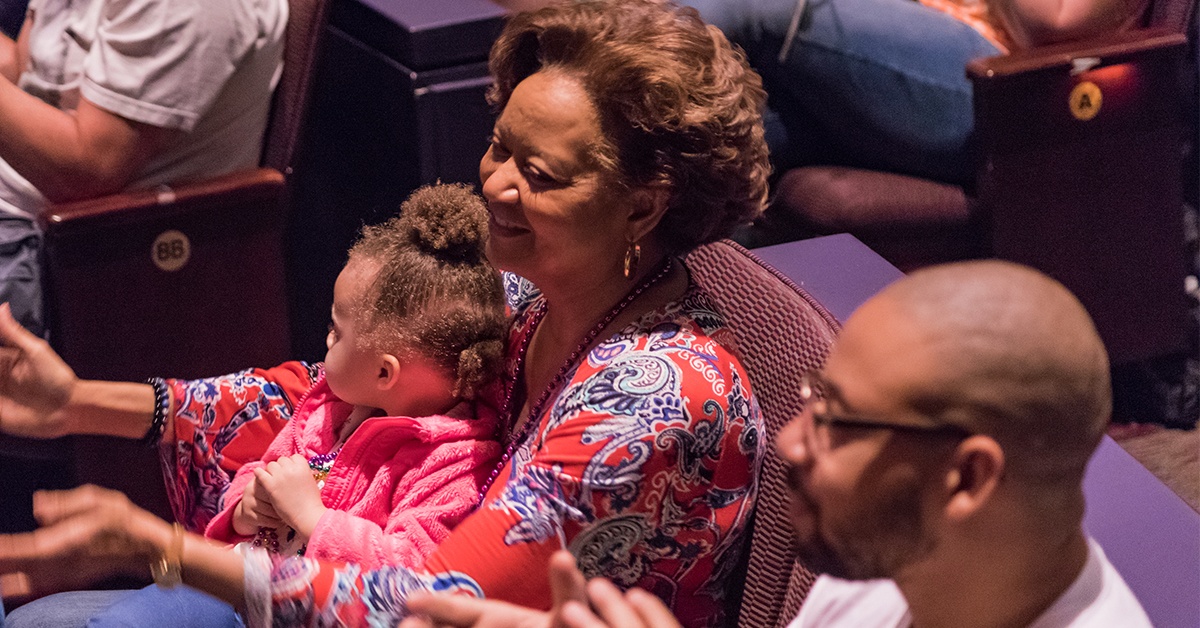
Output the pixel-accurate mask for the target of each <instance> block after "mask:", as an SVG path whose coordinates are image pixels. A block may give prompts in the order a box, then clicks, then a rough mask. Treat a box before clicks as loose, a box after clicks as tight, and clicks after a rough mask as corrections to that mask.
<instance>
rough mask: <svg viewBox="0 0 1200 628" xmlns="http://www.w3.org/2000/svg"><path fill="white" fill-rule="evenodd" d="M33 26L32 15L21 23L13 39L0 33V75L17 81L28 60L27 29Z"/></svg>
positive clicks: (14, 81)
mask: <svg viewBox="0 0 1200 628" xmlns="http://www.w3.org/2000/svg"><path fill="white" fill-rule="evenodd" d="M32 27H33V15H32V14H30V15H29V17H27V18H26V19H25V22H24V23H23V24H21V32H20V33H18V34H17V39H16V41H14V40H13V39H12V38H10V37H9V36H8V35H5V34H3V33H0V76H2V77H4V78H6V79H8V80H9V81H12V82H13V83H16V82H17V78H19V77H20V76H21V72H23V71H24V70H25V64H26V63H28V62H29V29H30V28H32Z"/></svg>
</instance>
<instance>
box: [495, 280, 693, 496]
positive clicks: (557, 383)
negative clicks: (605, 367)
mask: <svg viewBox="0 0 1200 628" xmlns="http://www.w3.org/2000/svg"><path fill="white" fill-rule="evenodd" d="M673 267H674V259H673V258H671V257H668V258H666V259H665V260H664V261H663V262H662V268H661V269H660V270H659V271H658V272H656V273H654V274H653V275H652V276H650V277H649V278H647V279H646V280H645V281H643V282H642V283H640V284H638V286H637V287H635V288H634V289H633V290H630V291H629V292H628V293H627V294H626V295H625V297H624V298H623V299H621V301H620V302H619V303H617V304H616V305H615V306H614V307H613V309H612V310H611V311H609V312H608V314H605V316H604V318H602V319H600V321H599V322H598V323H596V324H595V325H594V326H593V327H592V329H591V330H590V331H589V332H588V333H587V335H586V336H584V337H583V340H582V341H580V343H579V345H578V346H576V347H575V350H574V351H572V352H571V355H569V356H567V360H566V362H564V363H563V365H562V366H561V367H559V369H558V372H557V373H555V375H554V379H552V380H550V384H549V385H548V386H546V388H544V389H543V390H542V394H541V395H539V396H538V399H537V401H536V402H535V403H534V404H533V405H532V406H530V407H529V415H528V417H526V419H525V425H523V426H521V432H520V433H519V434H517V435H515V436H514V437H513V438H511V439H509V441H508V446H507V447H505V448H504V453H503V454H501V456H500V461H499V462H497V463H496V467H495V468H494V469H492V472H491V473H490V474H488V478H487V480H486V481H485V482H484V485H483V488H482V489H480V491H479V502H480V503H483V498H484V497H485V496H486V495H487V492H488V491H489V490H491V488H492V484H494V483H495V482H496V478H498V477H500V472H501V471H502V470H503V469H504V465H506V464H508V461H509V459H511V458H512V455H513V452H515V451H516V450H517V447H519V446H520V445H521V443H523V442H525V439H527V438H529V435H530V434H531V433H532V432H533V429H534V427H535V426H536V425H537V424H538V423H539V422H540V417H541V414H542V410H543V409H544V407H545V405H546V403H547V402H549V401H550V397H551V395H552V394H554V393H556V392H557V391H558V388H559V387H561V386H562V385H563V384H564V383H565V380H566V378H567V373H569V372H571V368H572V367H573V366H575V364H576V363H577V362H579V360H580V359H582V358H583V356H584V355H585V354H586V352H587V350H588V347H590V346H591V344H592V342H594V341H595V340H596V337H597V336H599V335H600V333H601V332H603V331H604V329H605V328H606V327H608V326H609V324H611V323H612V322H613V320H615V319H616V318H617V317H618V316H620V315H621V313H622V312H624V311H625V310H626V309H627V308H628V307H629V305H630V304H631V303H633V301H634V300H635V299H637V298H638V297H639V296H641V295H642V293H644V292H645V291H647V290H649V289H650V288H651V287H653V286H654V285H655V284H657V283H658V282H660V281H662V279H663V278H664V277H666V276H667V274H668V273H670V272H671V269H672V268H673ZM545 316H546V302H545V301H544V300H543V301H542V302H540V303H539V304H538V309H537V310H535V311H534V312H533V313H532V314H531V315H530V320H529V327H530V330H529V333H528V334H526V335H525V338H524V340H523V342H522V343H521V348H520V349H519V350H518V352H517V360H518V361H519V363H520V365H521V366H520V367H519V370H518V375H517V377H516V378H515V379H514V381H513V384H512V386H511V387H510V388H509V389H508V394H507V395H506V396H505V400H504V416H507V417H508V425H509V426H511V427H515V426H516V423H517V419H519V418H520V417H519V414H520V409H519V408H514V407H513V405H514V403H513V400H514V398H515V395H514V391H515V390H516V388H517V384H518V382H519V381H520V380H521V374H522V373H523V372H524V369H525V366H524V365H525V352H526V351H527V350H528V349H529V341H530V340H531V339H532V338H533V332H534V331H535V330H536V329H537V327H538V325H540V324H541V322H542V319H543V318H544V317H545Z"/></svg>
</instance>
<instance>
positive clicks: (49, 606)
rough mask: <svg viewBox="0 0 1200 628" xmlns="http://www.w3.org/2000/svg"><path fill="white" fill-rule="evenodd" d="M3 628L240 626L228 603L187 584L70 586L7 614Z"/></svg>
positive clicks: (207, 627) (241, 627)
mask: <svg viewBox="0 0 1200 628" xmlns="http://www.w3.org/2000/svg"><path fill="white" fill-rule="evenodd" d="M6 626H7V628H84V627H85V626H87V627H89V628H92V627H104V628H114V627H118V626H119V627H122V628H132V627H135V626H140V627H146V628H157V627H159V626H171V627H172V628H210V627H211V628H243V624H242V620H241V618H240V617H239V616H238V614H237V613H236V612H235V611H234V610H233V607H231V606H229V605H228V604H226V603H224V602H222V601H220V600H218V599H216V598H214V597H211V596H208V595H205V594H204V593H201V592H199V591H196V590H195V589H191V588H188V587H175V588H173V589H160V588H158V587H157V586H154V585H151V586H148V587H146V588H144V589H138V590H135V591H70V592H67V593H59V594H56V595H50V596H46V597H44V598H41V599H39V600H35V601H33V602H30V603H29V604H26V605H25V606H22V607H20V608H18V609H17V610H15V611H13V612H12V613H11V614H10V615H9V622H8V623H7V624H6Z"/></svg>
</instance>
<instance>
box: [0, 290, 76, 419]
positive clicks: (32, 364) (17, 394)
mask: <svg viewBox="0 0 1200 628" xmlns="http://www.w3.org/2000/svg"><path fill="white" fill-rule="evenodd" d="M0 343H3V346H0V431H3V432H6V433H8V434H14V435H17V436H31V437H34V438H54V437H57V436H63V435H66V434H67V433H69V430H70V426H69V425H67V419H66V415H65V413H64V412H63V411H62V410H63V408H64V407H65V406H66V405H67V402H68V401H69V400H70V399H71V392H72V391H73V390H74V388H75V384H76V383H77V382H78V381H79V380H78V378H76V377H75V372H74V371H72V370H71V367H69V366H67V363H66V362H63V360H62V358H60V357H59V356H58V354H57V353H55V352H54V349H51V348H50V344H49V343H47V342H46V341H45V340H42V339H41V338H38V337H37V336H35V335H33V334H32V333H30V332H29V330H27V329H25V328H24V327H22V326H21V324H20V323H18V322H17V321H16V319H14V318H13V316H12V311H11V310H9V307H8V304H7V303H5V304H2V305H0Z"/></svg>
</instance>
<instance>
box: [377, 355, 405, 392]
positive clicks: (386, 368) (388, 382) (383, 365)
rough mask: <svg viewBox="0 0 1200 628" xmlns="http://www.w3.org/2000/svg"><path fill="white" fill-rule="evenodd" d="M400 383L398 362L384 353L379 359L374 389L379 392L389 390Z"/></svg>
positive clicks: (395, 358)
mask: <svg viewBox="0 0 1200 628" xmlns="http://www.w3.org/2000/svg"><path fill="white" fill-rule="evenodd" d="M399 382H400V360H399V359H398V358H397V357H396V356H394V355H392V354H390V353H384V354H383V355H381V356H380V358H379V374H378V376H377V377H376V379H375V387H376V388H378V389H379V390H391V389H392V388H393V387H394V386H395V385H396V384H398V383H399Z"/></svg>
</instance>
